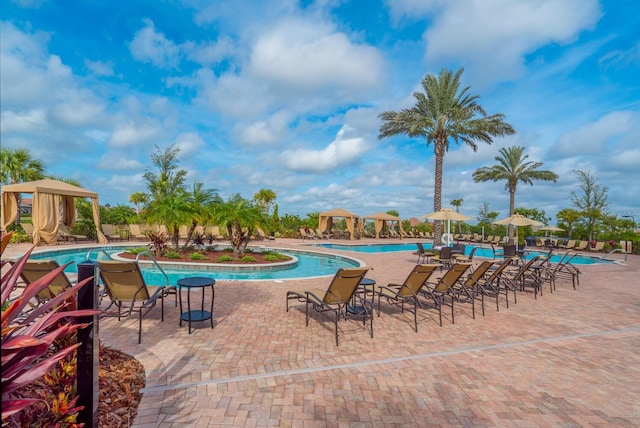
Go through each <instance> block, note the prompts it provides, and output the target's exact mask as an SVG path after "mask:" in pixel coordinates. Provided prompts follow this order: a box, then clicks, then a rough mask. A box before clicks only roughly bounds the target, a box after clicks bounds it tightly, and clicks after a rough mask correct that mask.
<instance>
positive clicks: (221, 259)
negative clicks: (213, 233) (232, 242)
mask: <svg viewBox="0 0 640 428" xmlns="http://www.w3.org/2000/svg"><path fill="white" fill-rule="evenodd" d="M232 260H233V257H231V256H220V257H218V258H217V259H216V262H218V263H223V262H230V261H232Z"/></svg>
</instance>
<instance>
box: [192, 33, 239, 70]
mask: <svg viewBox="0 0 640 428" xmlns="http://www.w3.org/2000/svg"><path fill="white" fill-rule="evenodd" d="M182 48H183V49H184V51H185V52H186V54H187V59H189V60H190V61H193V62H196V63H198V64H202V65H205V66H210V65H212V64H216V63H219V62H220V61H222V60H224V59H226V58H228V57H231V56H233V55H235V54H236V53H237V50H238V48H237V46H235V43H234V41H233V39H232V38H231V37H228V36H220V37H219V38H218V39H217V40H216V41H214V42H212V41H206V42H203V43H194V42H187V43H185V44H184V45H183V46H182Z"/></svg>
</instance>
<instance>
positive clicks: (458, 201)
mask: <svg viewBox="0 0 640 428" xmlns="http://www.w3.org/2000/svg"><path fill="white" fill-rule="evenodd" d="M462 202H464V199H462V198H458V199H454V200H452V201H451V205H452V206H454V207H456V212H457V213H459V212H460V205H462ZM456 223H458V235H460V234H462V226H461V223H460V222H459V221H458V222H456Z"/></svg>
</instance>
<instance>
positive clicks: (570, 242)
mask: <svg viewBox="0 0 640 428" xmlns="http://www.w3.org/2000/svg"><path fill="white" fill-rule="evenodd" d="M575 246H576V240H575V239H569V240H568V241H566V242H565V243H564V244H560V245H559V247H561V248H564V249H565V250H571V249H573V247H575Z"/></svg>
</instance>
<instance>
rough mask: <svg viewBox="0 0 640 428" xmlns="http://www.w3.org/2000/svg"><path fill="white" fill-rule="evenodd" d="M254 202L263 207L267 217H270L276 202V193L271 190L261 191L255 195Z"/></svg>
mask: <svg viewBox="0 0 640 428" xmlns="http://www.w3.org/2000/svg"><path fill="white" fill-rule="evenodd" d="M253 200H254V201H256V202H257V203H258V204H260V205H261V206H262V209H263V210H264V213H265V214H266V215H269V208H271V205H273V202H274V201H275V200H276V192H274V191H273V190H271V189H260V191H258V193H256V194H255V195H253Z"/></svg>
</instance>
